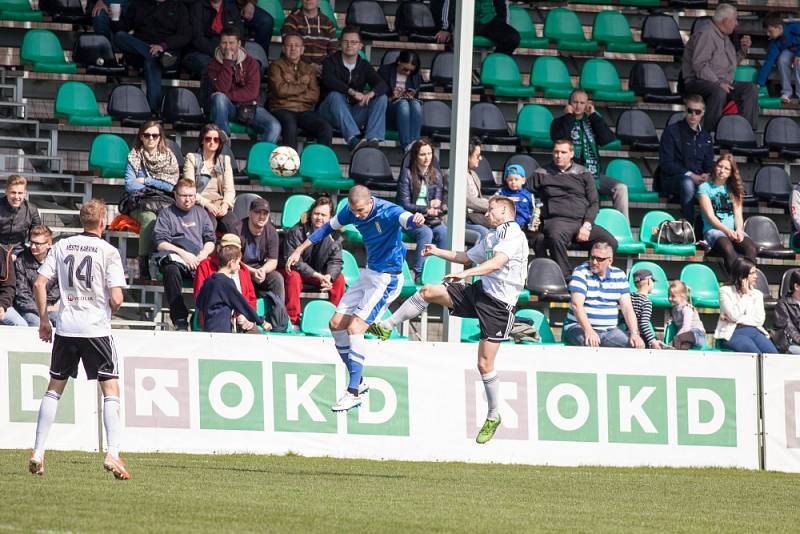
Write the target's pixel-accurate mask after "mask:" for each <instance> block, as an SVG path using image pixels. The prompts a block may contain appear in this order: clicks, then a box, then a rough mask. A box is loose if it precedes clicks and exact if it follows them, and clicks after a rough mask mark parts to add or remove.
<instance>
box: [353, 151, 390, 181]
mask: <svg viewBox="0 0 800 534" xmlns="http://www.w3.org/2000/svg"><path fill="white" fill-rule="evenodd" d="M350 178H352V179H353V180H355V181H356V183H357V184H362V185H365V186H367V187H369V188H370V189H377V190H380V191H397V181H396V180H395V177H394V174H393V173H392V167H391V165H389V160H388V159H386V155H385V154H384V153H383V151H382V150H381V149H379V148H373V147H365V148H362V149H360V150H356V151H355V153H354V154H353V157H352V159H351V160H350Z"/></svg>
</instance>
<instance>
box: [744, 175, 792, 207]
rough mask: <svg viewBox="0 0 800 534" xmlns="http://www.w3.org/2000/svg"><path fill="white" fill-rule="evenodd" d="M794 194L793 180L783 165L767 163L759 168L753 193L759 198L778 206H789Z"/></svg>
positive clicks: (754, 181)
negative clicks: (790, 198)
mask: <svg viewBox="0 0 800 534" xmlns="http://www.w3.org/2000/svg"><path fill="white" fill-rule="evenodd" d="M791 194H792V182H791V179H790V178H789V175H788V174H786V171H785V170H784V169H783V167H778V166H777V165H765V166H764V167H761V168H760V169H758V172H757V173H756V177H755V179H754V180H753V195H754V196H755V197H756V198H757V199H758V200H763V201H766V202H769V203H770V204H772V205H775V206H778V207H782V208H784V207H787V206H788V205H789V197H790V196H791Z"/></svg>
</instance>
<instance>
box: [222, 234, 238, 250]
mask: <svg viewBox="0 0 800 534" xmlns="http://www.w3.org/2000/svg"><path fill="white" fill-rule="evenodd" d="M228 245H235V246H237V247H239V248H242V240H241V239H239V236H238V235H236V234H225V235H223V236H222V239H220V240H219V246H220V247H226V246H228Z"/></svg>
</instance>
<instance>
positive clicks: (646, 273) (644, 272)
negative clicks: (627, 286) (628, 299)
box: [633, 269, 656, 284]
mask: <svg viewBox="0 0 800 534" xmlns="http://www.w3.org/2000/svg"><path fill="white" fill-rule="evenodd" d="M648 278H653V271H651V270H650V269H639V270H638V271H636V272H635V273H633V283H635V284H638V283H639V282H643V281H645V280H647V279H648ZM655 281H656V279H655V278H653V282H655Z"/></svg>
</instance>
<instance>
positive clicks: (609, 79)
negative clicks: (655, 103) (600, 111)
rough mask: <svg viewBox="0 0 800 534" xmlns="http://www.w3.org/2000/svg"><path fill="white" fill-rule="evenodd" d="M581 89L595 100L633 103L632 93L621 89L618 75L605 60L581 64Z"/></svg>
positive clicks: (597, 59)
mask: <svg viewBox="0 0 800 534" xmlns="http://www.w3.org/2000/svg"><path fill="white" fill-rule="evenodd" d="M580 83H581V88H582V89H584V90H586V91H588V92H589V94H591V95H592V98H594V99H595V100H604V101H612V102H634V101H635V100H636V95H635V94H634V92H633V91H625V90H623V89H622V83H621V82H620V80H619V74H617V69H615V68H614V65H612V64H611V63H609V62H608V61H606V60H605V59H600V58H594V59H590V60H589V61H587V62H586V63H584V64H583V69H582V70H581V82H580Z"/></svg>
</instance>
